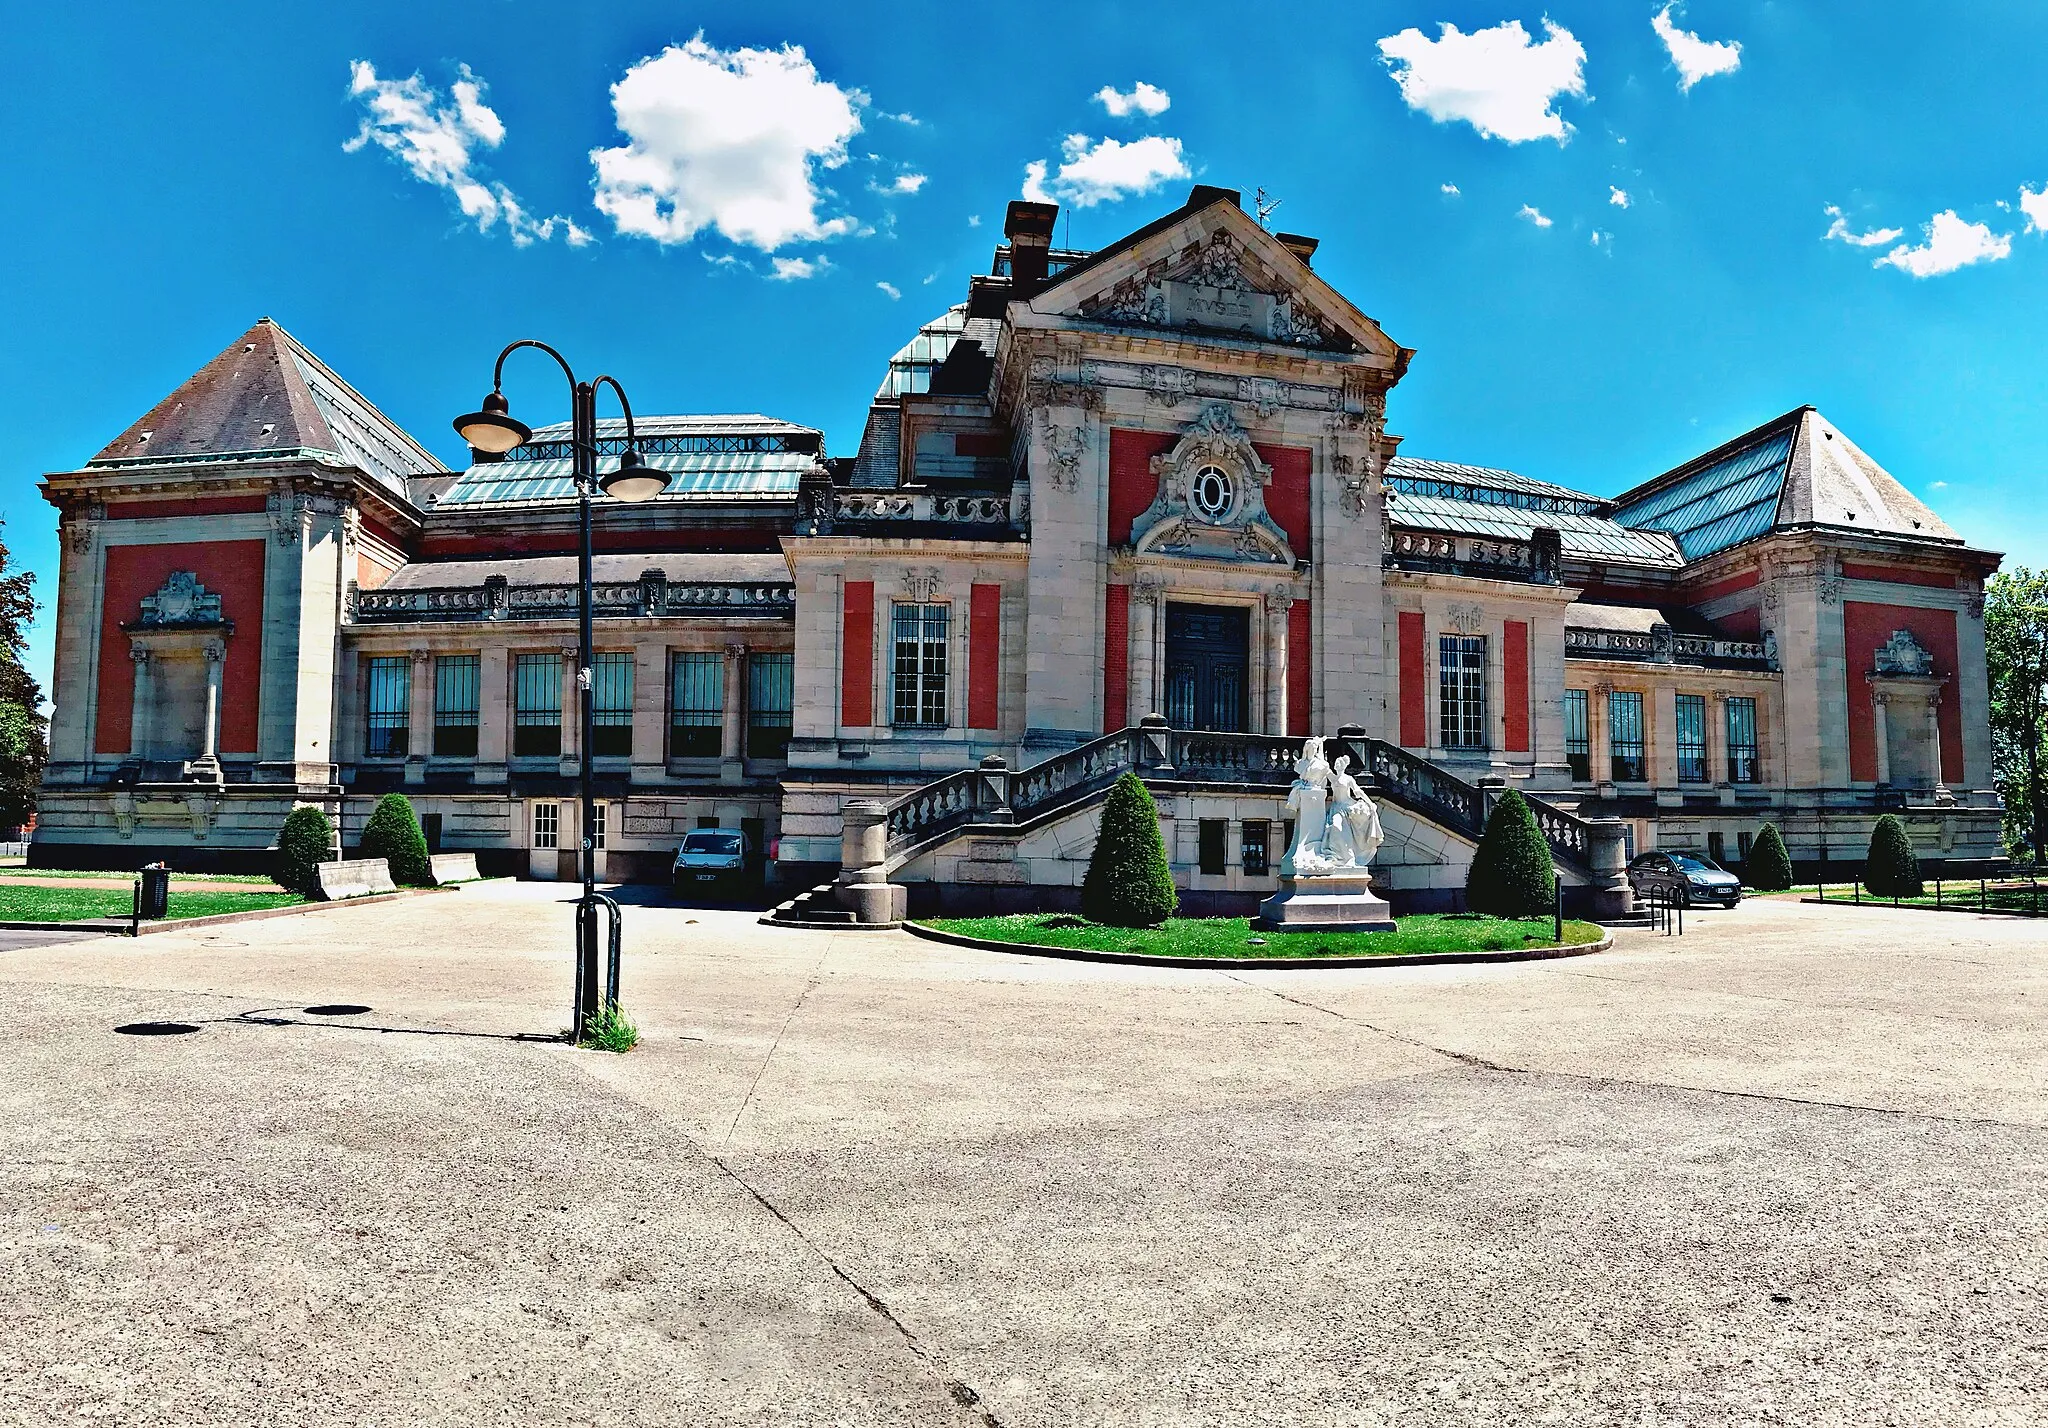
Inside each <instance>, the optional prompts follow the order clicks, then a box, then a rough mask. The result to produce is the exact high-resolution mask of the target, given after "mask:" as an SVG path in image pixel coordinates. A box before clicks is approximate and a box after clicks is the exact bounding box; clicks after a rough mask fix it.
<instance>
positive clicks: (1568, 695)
mask: <svg viewBox="0 0 2048 1428" xmlns="http://www.w3.org/2000/svg"><path fill="white" fill-rule="evenodd" d="M1564 761H1565V762H1566V763H1568V764H1570V765H1571V766H1572V778H1573V779H1574V780H1575V781H1576V782H1578V783H1585V782H1587V781H1588V780H1590V779H1591V778H1592V777H1593V728H1592V724H1591V723H1590V722H1589V721H1588V718H1587V708H1586V691H1585V690H1583V689H1567V690H1566V691H1565V692H1564Z"/></svg>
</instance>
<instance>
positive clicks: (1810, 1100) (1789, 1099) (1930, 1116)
mask: <svg viewBox="0 0 2048 1428" xmlns="http://www.w3.org/2000/svg"><path fill="white" fill-rule="evenodd" d="M1218 975H1219V976H1223V977H1227V978H1229V979H1230V980H1231V981H1233V982H1240V983H1242V984H1243V985H1244V986H1246V987H1250V988H1251V989H1253V990H1254V991H1261V992H1266V993H1268V994H1269V995H1271V996H1275V997H1278V998H1279V999H1280V1000H1281V1001H1283V1002H1291V1003H1293V1004H1294V1005H1295V1006H1298V1007H1306V1008H1307V1009H1309V1010H1310V1011H1319V1012H1322V1013H1323V1014H1324V1015H1325V1016H1332V1017H1335V1018H1336V1019H1337V1020H1339V1021H1341V1022H1346V1023H1348V1024H1350V1025H1352V1026H1362V1027H1364V1028H1365V1029H1366V1030H1367V1031H1371V1032H1376V1033H1378V1034H1379V1035H1381V1036H1384V1037H1386V1038H1388V1039H1389V1040H1391V1041H1398V1042H1401V1043H1403V1044H1404V1045H1407V1046H1413V1047H1416V1048H1418V1049H1419V1050H1423V1051H1428V1052H1433V1053H1434V1054H1436V1055H1438V1056H1441V1057H1443V1058H1444V1059H1445V1060H1447V1061H1455V1062H1457V1063H1459V1064H1460V1065H1464V1066H1470V1067H1472V1068H1474V1069H1475V1070H1480V1071H1491V1072H1495V1073H1496V1074H1499V1075H1505V1076H1548V1077H1551V1078H1554V1079H1556V1080H1560V1081H1579V1082H1583V1083H1585V1084H1587V1085H1591V1086H1610V1087H1616V1088H1629V1089H1634V1090H1643V1091H1686V1092H1691V1093H1693V1094H1695V1095H1701V1096H1727V1097H1731V1098H1733V1099H1736V1100H1744V1101H1768V1102H1775V1103H1777V1104H1780V1105H1788V1106H1809V1107H1812V1108H1814V1109H1816V1110H1830V1111H1862V1112H1864V1113H1866V1114H1869V1115H1876V1116H1896V1117H1898V1118H1899V1119H1902V1120H1913V1121H1926V1122H1930V1123H1932V1124H1936V1125H1958V1126H1999V1127H2002V1128H2004V1129H2007V1130H2028V1131H2042V1130H2048V1126H2043V1125H2041V1124H2040V1123H2039V1122H2036V1121H2008V1120H2001V1119H1999V1118H1998V1117H1996V1116H1957V1115H1943V1114H1941V1113H1939V1112H1936V1111H1910V1110H1902V1109H1900V1108H1899V1107H1897V1106H1873V1105H1868V1104H1865V1103H1863V1102H1859V1101H1824V1100H1820V1099H1817V1098H1815V1097H1811V1096H1788V1095H1784V1094H1782V1093H1780V1092H1775V1091H1734V1090H1730V1089H1728V1088H1727V1087H1725V1086H1694V1085H1690V1084H1688V1083H1686V1082H1683V1081H1643V1080H1637V1079H1635V1078H1633V1077H1628V1076H1597V1075H1594V1074H1592V1073H1590V1072H1586V1071H1558V1070H1551V1069H1544V1068H1539V1067H1533V1066H1509V1065H1507V1064H1506V1063H1505V1062H1500V1061H1493V1060H1489V1059H1488V1058H1486V1057H1484V1056H1480V1055H1477V1054H1475V1053H1473V1052H1469V1051H1456V1050H1453V1049H1452V1048H1450V1047H1448V1046H1437V1045H1435V1044H1433V1043H1431V1042H1427V1041H1423V1040H1421V1039H1419V1038H1417V1037H1413V1036H1408V1035H1406V1034H1404V1033H1402V1032H1398V1031H1395V1030H1393V1029H1392V1028H1391V1027H1384V1026H1379V1025H1377V1024H1375V1023H1373V1022H1369V1021H1367V1020H1365V1019H1364V1018H1363V1017H1355V1016H1350V1015H1348V1014H1346V1013H1344V1012H1340V1011H1338V1010H1336V1009H1335V1008H1333V1007H1326V1006H1323V1005H1321V1004H1319V1003H1316V1002H1310V1001H1303V1000H1302V999H1301V998H1300V997H1291V996H1289V995H1288V994H1287V993H1285V992H1282V991H1278V990H1276V989H1275V988H1272V987H1267V986H1262V985H1260V984H1259V983H1257V982H1247V981H1245V980H1244V979H1243V978H1242V977H1240V976H1239V975H1238V974H1236V973H1235V972H1221V973H1218Z"/></svg>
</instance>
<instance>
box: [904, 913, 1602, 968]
mask: <svg viewBox="0 0 2048 1428" xmlns="http://www.w3.org/2000/svg"><path fill="white" fill-rule="evenodd" d="M922 921H923V925H925V926H927V927H933V928H936V929H938V930H939V931H941V932H952V933H957V934H959V935H961V936H964V937H984V938H987V939H988V940H989V941H991V942H1019V943H1036V944H1038V945H1039V946H1042V947H1072V948H1079V949H1083V950H1086V951H1090V952H1123V953H1139V954H1141V955H1144V956H1148V957H1242V958H1256V957H1403V956H1413V955H1415V954H1418V953H1426V952H1505V951H1508V950H1511V949H1516V948H1539V947H1556V946H1559V945H1563V946H1566V947H1573V946H1578V945H1580V944H1582V943H1587V942H1597V941H1599V940H1600V938H1601V936H1602V935H1603V934H1602V932H1601V930H1600V929H1599V928H1598V927H1596V926H1594V925H1593V924H1592V923H1590V922H1578V921H1573V920H1569V919H1568V920H1567V921H1566V922H1565V925H1564V942H1563V943H1562V944H1560V943H1559V942H1558V941H1557V940H1556V939H1555V938H1554V937H1553V936H1552V935H1551V934H1552V931H1553V930H1554V928H1553V924H1552V922H1551V920H1550V919H1549V918H1547V917H1527V918H1509V917H1479V916H1476V915H1472V914H1467V913H1424V914H1419V915H1416V916H1413V917H1402V918H1396V919H1395V927H1394V930H1393V931H1392V932H1254V931H1253V930H1252V926H1251V920H1250V919H1249V918H1243V917H1177V918H1169V919H1168V920H1167V921H1166V922H1165V923H1163V924H1161V925H1160V926H1158V927H1140V928H1129V927H1105V926H1102V925H1101V924H1099V923H1093V922H1088V921H1086V920H1085V919H1083V918H1079V917H1075V916H1074V915H1072V914H1071V913H1037V912H1034V913H1016V914H1012V915H1011V916H1008V917H942V918H927V919H923V920H922Z"/></svg>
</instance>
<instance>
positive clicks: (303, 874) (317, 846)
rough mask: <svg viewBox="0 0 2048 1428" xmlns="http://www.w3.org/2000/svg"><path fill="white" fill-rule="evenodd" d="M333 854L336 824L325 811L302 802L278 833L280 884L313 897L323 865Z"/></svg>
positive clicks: (286, 818) (282, 886) (288, 889)
mask: <svg viewBox="0 0 2048 1428" xmlns="http://www.w3.org/2000/svg"><path fill="white" fill-rule="evenodd" d="M333 856H334V825H333V823H331V822H329V821H328V818H327V815H326V813H325V812H323V811H322V810H320V809H318V808H315V807H313V805H311V804H310V803H304V804H300V805H299V806H298V807H297V808H294V809H293V810H292V811H291V812H290V813H289V814H287V815H286V816H285V820H284V831H282V832H281V833H279V834H278V835H277V885H278V886H279V887H281V888H283V889H284V890H285V891H287V892H295V893H298V894H300V895H301V896H303V897H311V896H312V895H313V894H314V893H316V892H318V891H319V890H320V875H319V872H318V871H317V869H318V868H319V866H320V864H322V863H324V862H326V861H328V860H329V859H330V858H332V857H333Z"/></svg>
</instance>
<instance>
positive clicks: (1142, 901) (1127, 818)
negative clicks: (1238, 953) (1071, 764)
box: [1081, 773, 1180, 927]
mask: <svg viewBox="0 0 2048 1428" xmlns="http://www.w3.org/2000/svg"><path fill="white" fill-rule="evenodd" d="M1179 906H1180V895H1179V894H1178V893H1176V892H1175V891H1174V888H1173V869H1172V868H1171V867H1170V866H1168V864H1167V861H1166V841H1165V840H1164V839H1163V838H1161V837H1160V836H1159V809H1158V806H1157V805H1156V804H1154V803H1153V802H1152V794H1151V791H1150V790H1148V789H1147V788H1146V787H1145V784H1144V781H1143V780H1142V779H1140V778H1139V777H1138V776H1137V775H1136V774H1134V773H1127V774H1125V775H1124V776H1123V777H1122V778H1120V779H1118V780H1117V781H1116V782H1115V783H1113V784H1111V785H1110V788H1109V796H1108V797H1107V798H1105V799H1104V800H1103V802H1102V828H1101V831H1100V832H1098V833H1097V834H1096V835H1095V851H1094V853H1093V854H1091V855H1090V856H1089V859H1088V876H1087V877H1086V878H1085V879H1083V881H1082V883H1081V913H1082V915H1083V916H1084V917H1086V918H1087V919H1088V920H1089V921H1090V922H1099V923H1102V924H1103V925H1104V926H1106V927H1157V926H1158V925H1159V924H1160V923H1162V922H1164V921H1166V919H1167V918H1169V917H1171V916H1173V913H1174V909H1176V908H1177V907H1179Z"/></svg>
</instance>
